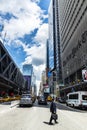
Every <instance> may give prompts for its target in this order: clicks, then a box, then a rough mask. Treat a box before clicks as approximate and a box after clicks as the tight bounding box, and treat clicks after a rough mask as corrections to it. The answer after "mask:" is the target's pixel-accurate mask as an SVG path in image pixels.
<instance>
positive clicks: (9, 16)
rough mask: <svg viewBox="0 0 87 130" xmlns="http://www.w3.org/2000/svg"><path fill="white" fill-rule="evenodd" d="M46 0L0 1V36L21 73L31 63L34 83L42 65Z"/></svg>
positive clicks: (44, 59) (44, 49) (43, 67)
mask: <svg viewBox="0 0 87 130" xmlns="http://www.w3.org/2000/svg"><path fill="white" fill-rule="evenodd" d="M49 4H50V0H0V37H1V38H2V39H3V41H4V46H5V48H6V49H7V50H8V52H9V54H10V55H11V57H12V59H13V60H14V62H15V63H16V65H17V66H18V68H19V69H20V70H21V72H22V66H23V65H24V64H32V65H33V69H34V74H35V75H36V83H37V84H38V85H39V83H40V80H41V73H42V71H43V70H45V67H46V41H47V38H48V8H49Z"/></svg>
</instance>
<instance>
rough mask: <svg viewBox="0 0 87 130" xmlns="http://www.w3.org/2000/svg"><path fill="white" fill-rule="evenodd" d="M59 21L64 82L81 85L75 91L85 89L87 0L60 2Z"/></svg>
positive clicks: (60, 0)
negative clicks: (83, 82) (83, 78)
mask: <svg viewBox="0 0 87 130" xmlns="http://www.w3.org/2000/svg"><path fill="white" fill-rule="evenodd" d="M59 21H60V34H61V35H60V36H61V48H62V52H61V53H62V66H63V81H64V83H65V84H68V85H69V86H72V85H73V84H74V86H75V85H77V84H78V83H79V88H77V87H75V89H76V90H78V89H83V87H81V86H82V85H81V84H82V70H83V69H85V66H86V62H87V0H59ZM78 81H79V82H78ZM85 89H86V88H85Z"/></svg>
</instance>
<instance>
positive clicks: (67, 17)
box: [61, 0, 75, 35]
mask: <svg viewBox="0 0 87 130" xmlns="http://www.w3.org/2000/svg"><path fill="white" fill-rule="evenodd" d="M71 2H73V3H70V7H69V8H68V12H67V13H66V15H65V19H64V21H63V24H62V28H61V31H62V35H63V30H64V28H65V27H66V24H67V23H68V20H69V17H70V14H71V12H72V9H73V7H74V4H75V0H74V1H71Z"/></svg>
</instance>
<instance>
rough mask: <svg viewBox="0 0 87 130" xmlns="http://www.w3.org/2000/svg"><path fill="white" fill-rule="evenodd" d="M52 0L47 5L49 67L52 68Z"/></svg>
mask: <svg viewBox="0 0 87 130" xmlns="http://www.w3.org/2000/svg"><path fill="white" fill-rule="evenodd" d="M52 2H53V1H52V0H51V2H50V6H49V11H48V15H49V69H50V70H53V69H54V38H53V3H52Z"/></svg>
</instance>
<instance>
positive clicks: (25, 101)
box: [19, 94, 33, 106]
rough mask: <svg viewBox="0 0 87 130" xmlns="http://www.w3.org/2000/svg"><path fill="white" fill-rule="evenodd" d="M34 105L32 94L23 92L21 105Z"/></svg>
mask: <svg viewBox="0 0 87 130" xmlns="http://www.w3.org/2000/svg"><path fill="white" fill-rule="evenodd" d="M24 105H28V106H32V105H33V100H32V96H31V94H23V95H22V96H21V98H20V102H19V106H24Z"/></svg>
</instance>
